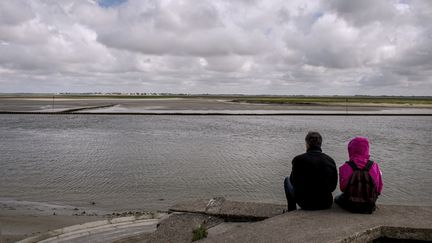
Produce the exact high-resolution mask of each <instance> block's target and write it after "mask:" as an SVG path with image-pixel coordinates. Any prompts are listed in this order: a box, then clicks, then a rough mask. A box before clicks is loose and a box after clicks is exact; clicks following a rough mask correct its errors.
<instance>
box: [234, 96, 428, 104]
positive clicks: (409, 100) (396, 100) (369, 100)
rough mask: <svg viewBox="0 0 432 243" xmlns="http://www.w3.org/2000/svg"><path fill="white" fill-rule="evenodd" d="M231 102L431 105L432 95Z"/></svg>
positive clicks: (248, 98)
mask: <svg viewBox="0 0 432 243" xmlns="http://www.w3.org/2000/svg"><path fill="white" fill-rule="evenodd" d="M232 101H233V102H239V103H253V104H293V105H337V104H354V105H355V104H359V105H360V104H371V105H372V104H378V105H379V104H382V105H384V104H393V105H432V97H421V98H418V97H372V96H364V97H363V96H362V97H355V96H354V97H342V96H340V97H339V96H337V97H244V98H236V99H233V100H232Z"/></svg>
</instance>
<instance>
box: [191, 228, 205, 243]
mask: <svg viewBox="0 0 432 243" xmlns="http://www.w3.org/2000/svg"><path fill="white" fill-rule="evenodd" d="M192 233H193V237H192V241H197V240H201V239H204V238H206V237H207V234H208V232H207V229H206V228H205V227H204V226H202V225H200V226H199V227H198V228H196V229H194V230H193V231H192Z"/></svg>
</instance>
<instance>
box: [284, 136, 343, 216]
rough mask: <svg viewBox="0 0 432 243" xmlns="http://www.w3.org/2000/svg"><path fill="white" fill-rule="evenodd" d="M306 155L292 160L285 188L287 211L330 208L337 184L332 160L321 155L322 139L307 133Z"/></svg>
mask: <svg viewBox="0 0 432 243" xmlns="http://www.w3.org/2000/svg"><path fill="white" fill-rule="evenodd" d="M305 141H306V153H304V154H301V155H298V156H296V157H295V158H294V159H293V160H292V169H291V175H290V176H289V177H286V178H285V181H284V189H285V196H286V198H287V201H288V211H293V210H296V209H297V204H298V205H299V206H300V207H301V208H302V209H305V210H319V209H327V208H330V207H331V205H332V203H333V196H332V192H333V191H334V190H335V189H336V185H337V169H336V164H335V162H334V160H333V159H332V158H331V157H330V156H328V155H326V154H325V153H323V152H322V150H321V144H322V137H321V135H320V134H319V133H318V132H309V133H308V134H307V135H306V138H305Z"/></svg>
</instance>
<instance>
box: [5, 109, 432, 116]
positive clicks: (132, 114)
mask: <svg viewBox="0 0 432 243" xmlns="http://www.w3.org/2000/svg"><path fill="white" fill-rule="evenodd" d="M83 109H84V108H83ZM1 114H3V115H5V114H9V115H102V116H103V115H105V116H107V115H109V116H113V115H116V116H117V115H123V116H432V113H201V112H196V113H190V112H164V113H157V112H26V111H4V112H2V111H0V115H1Z"/></svg>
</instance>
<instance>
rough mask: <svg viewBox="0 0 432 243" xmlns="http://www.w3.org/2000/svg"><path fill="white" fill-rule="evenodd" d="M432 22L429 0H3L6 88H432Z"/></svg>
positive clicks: (0, 46) (1, 79)
mask: <svg viewBox="0 0 432 243" xmlns="http://www.w3.org/2000/svg"><path fill="white" fill-rule="evenodd" d="M431 23H432V4H431V3H430V1H427V0H412V1H397V0H386V1H379V2H377V1H373V0H366V1H342V0H335V1H310V2H304V1H300V0H296V1H282V0H272V1H264V0H253V1H252V0H250V1H248V0H241V1H240V0H239V1H228V0H218V1H210V0H204V1H192V0H183V1H175V0H129V1H126V2H124V3H122V4H118V5H113V6H111V7H102V6H100V5H99V4H98V3H97V1H94V0H88V1H81V0H64V1H56V0H37V1H30V0H28V1H25V0H17V1H1V3H0V73H1V75H0V92H21V91H26V92H29V91H33V92H50V91H54V92H58V91H139V92H147V91H152V92H157V91H160V92H191V93H257V94H262V93H274V94H369V93H370V94H407V95H430V94H431V92H432V78H431V77H432V75H431V74H432V44H431V43H432V24H431ZM317 87H319V88H317Z"/></svg>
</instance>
